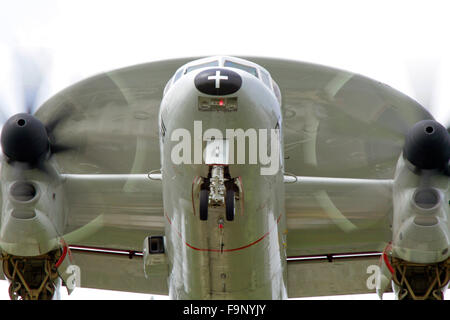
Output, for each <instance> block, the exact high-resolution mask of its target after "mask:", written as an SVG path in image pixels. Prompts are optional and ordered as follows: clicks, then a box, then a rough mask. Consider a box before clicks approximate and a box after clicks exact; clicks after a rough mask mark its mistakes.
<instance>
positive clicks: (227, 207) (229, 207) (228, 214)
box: [225, 189, 234, 221]
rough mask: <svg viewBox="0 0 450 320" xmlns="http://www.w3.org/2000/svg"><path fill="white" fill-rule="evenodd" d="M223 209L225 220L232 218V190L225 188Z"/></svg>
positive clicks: (231, 219)
mask: <svg viewBox="0 0 450 320" xmlns="http://www.w3.org/2000/svg"><path fill="white" fill-rule="evenodd" d="M225 211H226V214H225V216H226V218H227V221H233V220H234V190H233V189H227V193H226V195H225Z"/></svg>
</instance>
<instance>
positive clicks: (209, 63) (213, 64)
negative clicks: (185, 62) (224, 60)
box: [184, 60, 219, 74]
mask: <svg viewBox="0 0 450 320" xmlns="http://www.w3.org/2000/svg"><path fill="white" fill-rule="evenodd" d="M217 66H219V61H217V60H214V61H210V62H205V63H201V64H197V65H195V66H190V67H187V68H186V71H185V73H184V74H186V73H188V72H191V71H193V70H196V69H200V68H206V67H217Z"/></svg>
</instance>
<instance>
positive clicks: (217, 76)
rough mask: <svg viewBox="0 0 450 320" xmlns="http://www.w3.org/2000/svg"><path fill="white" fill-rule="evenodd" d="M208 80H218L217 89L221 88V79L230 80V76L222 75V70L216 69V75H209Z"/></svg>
mask: <svg viewBox="0 0 450 320" xmlns="http://www.w3.org/2000/svg"><path fill="white" fill-rule="evenodd" d="M208 80H216V89H219V88H220V80H228V76H221V75H220V70H217V71H216V75H215V76H209V77H208Z"/></svg>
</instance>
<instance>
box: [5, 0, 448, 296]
mask: <svg viewBox="0 0 450 320" xmlns="http://www.w3.org/2000/svg"><path fill="white" fill-rule="evenodd" d="M445 3H446V1H432V0H427V1H411V0H409V1H400V0H397V1H392V0H391V1H385V0H378V1H361V0H359V1H345V0H340V1H323V0H315V1H283V0H277V1H262V0H259V1H248V0H247V1H242V0H238V1H236V0H227V1H211V0H202V1H196V0H191V1H167V0H165V1H158V2H154V1H137V0H127V1H112V0H95V1H92V0H89V1H84V0H77V1H73V0H63V1H54V0H39V1H33V0H30V1H23V0H14V1H9V0H0V71H1V72H0V104H2V105H3V108H6V110H7V112H8V113H9V114H13V113H15V112H18V111H21V110H23V109H22V107H21V105H22V97H21V96H20V94H18V90H17V72H16V70H15V69H14V68H13V63H12V59H13V53H14V49H15V48H17V47H20V48H22V49H23V50H26V51H28V52H33V53H35V54H36V53H37V54H39V57H40V58H41V60H42V61H41V62H42V65H43V66H44V67H45V70H46V79H45V80H46V81H45V83H46V85H45V86H44V88H43V90H42V92H41V93H40V101H44V100H46V99H47V98H48V97H49V96H51V95H53V94H55V93H57V92H58V91H60V90H61V89H63V88H65V87H67V86H68V85H70V84H72V83H74V82H75V81H77V80H81V79H83V78H86V77H88V76H91V75H93V74H96V73H99V72H102V71H107V70H111V69H116V68H120V67H125V66H128V65H133V64H138V63H144V62H149V61H154V60H162V59H168V58H177V57H188V56H205V55H214V54H228V55H252V56H268V57H278V58H288V59H294V60H301V61H307V62H314V63H319V64H322V65H328V66H332V67H337V68H340V69H344V70H349V71H353V72H357V73H361V74H363V75H366V76H369V77H371V78H373V79H376V80H379V81H381V82H384V83H386V84H389V85H390V86H392V87H394V88H396V89H398V90H400V91H402V92H403V93H405V94H407V95H409V96H411V97H413V98H415V99H417V100H418V101H419V102H421V103H422V104H424V105H425V106H426V107H429V108H430V110H431V111H432V113H433V115H434V116H435V118H436V119H437V120H439V121H441V122H442V123H449V122H450V121H449V120H450V107H449V104H450V93H448V91H449V90H446V86H447V85H448V84H449V79H450V59H449V57H450V47H449V41H448V37H449V34H448V31H449V30H450V19H448V13H449V10H448V8H447V6H446V4H445ZM269 71H270V70H269ZM419 76H420V77H419ZM419 80H420V81H419ZM0 290H1V291H4V290H2V289H1V288H0ZM122 297H123V296H122ZM145 297H146V298H148V296H145Z"/></svg>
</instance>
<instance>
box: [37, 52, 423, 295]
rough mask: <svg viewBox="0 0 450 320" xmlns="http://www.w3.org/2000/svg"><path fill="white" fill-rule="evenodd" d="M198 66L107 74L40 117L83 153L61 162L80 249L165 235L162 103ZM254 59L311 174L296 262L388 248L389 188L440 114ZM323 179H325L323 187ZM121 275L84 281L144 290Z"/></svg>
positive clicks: (397, 97) (297, 65)
mask: <svg viewBox="0 0 450 320" xmlns="http://www.w3.org/2000/svg"><path fill="white" fill-rule="evenodd" d="M194 59H195V58H186V59H178V60H169V61H161V62H154V63H149V64H143V65H138V66H133V67H129V68H124V69H120V70H116V71H112V72H108V73H102V74H99V75H97V76H94V77H91V78H89V79H87V80H84V81H82V82H80V83H78V84H75V85H73V86H71V87H69V88H67V89H66V90H64V91H62V92H61V93H59V94H57V95H56V96H54V97H53V98H51V99H50V100H48V101H47V102H46V103H45V104H44V105H43V106H42V107H41V108H40V109H39V110H38V111H37V113H36V117H38V118H39V119H41V120H42V121H44V122H45V123H54V124H55V126H54V128H53V130H52V133H53V135H54V137H53V138H54V140H55V145H58V144H60V145H65V146H71V147H70V152H65V153H58V154H56V155H55V156H54V160H55V162H56V163H57V165H58V167H59V169H60V172H62V173H63V174H64V175H65V179H66V189H67V191H68V192H67V193H66V194H67V197H68V199H67V202H68V203H69V205H68V207H67V210H68V211H69V214H68V217H69V218H68V221H67V230H66V235H67V237H68V239H70V244H72V246H77V247H78V248H86V247H89V248H103V249H105V248H109V249H114V250H123V251H124V252H135V251H140V250H142V241H143V239H144V237H145V236H147V235H149V233H157V234H163V232H164V230H163V219H162V217H163V207H162V195H161V189H160V187H159V183H158V182H155V181H150V180H149V179H148V177H147V173H148V172H150V171H152V170H157V169H159V168H160V167H161V165H160V155H159V133H158V127H159V126H158V111H159V104H160V101H161V98H162V93H163V88H164V86H165V84H166V82H167V81H168V79H169V78H170V77H171V76H172V74H173V73H174V72H175V71H176V69H177V68H178V67H179V66H180V65H182V64H184V63H186V62H188V61H191V60H194ZM246 59H249V60H252V61H254V62H256V63H258V64H260V65H262V66H264V67H265V68H266V69H267V70H269V71H270V72H271V74H272V77H273V78H274V79H275V80H276V81H277V83H278V85H279V87H280V88H281V93H282V96H283V107H282V108H283V121H284V123H283V125H282V130H283V135H284V142H285V149H284V156H285V171H286V172H289V173H291V174H293V175H294V176H296V177H300V178H299V179H297V178H296V180H298V181H297V182H294V183H290V184H286V211H287V219H288V229H289V230H288V231H289V232H288V239H287V242H288V256H290V257H294V256H295V257H298V256H305V255H321V254H335V253H343V252H367V251H379V250H381V248H382V247H383V244H384V243H385V242H386V241H388V239H389V237H390V229H389V228H390V226H389V224H390V212H391V206H392V205H391V192H390V182H389V180H390V179H392V176H393V172H394V168H395V163H396V161H397V159H398V157H399V155H400V153H401V148H402V145H403V140H404V134H405V132H406V130H407V129H408V128H409V127H410V126H412V125H413V124H414V123H415V122H417V121H419V120H422V119H429V118H432V117H431V115H430V114H429V113H428V112H427V111H426V110H424V109H423V108H422V107H421V106H420V105H419V104H417V103H416V102H415V101H413V100H411V99H410V98H408V97H406V96H405V95H403V94H401V93H399V92H397V91H396V90H394V89H392V88H390V87H388V86H386V85H383V84H381V83H379V82H376V81H373V80H370V79H368V78H365V77H362V76H360V75H355V74H353V73H349V72H345V71H341V70H337V69H333V68H328V67H323V66H318V65H313V64H307V63H301V62H295V61H287V60H279V59H269V58H252V57H250V58H249V57H246ZM59 113H64V114H65V116H64V117H63V121H61V120H55V119H61V117H59V116H58V114H59ZM104 175H108V177H107V179H104V178H105V176H104ZM302 177H303V178H302ZM306 177H311V178H306ZM314 177H316V178H319V177H322V178H323V179H322V180H321V181H320V183H318V180H314ZM327 178H335V179H327ZM346 179H348V180H346ZM374 180H375V181H374ZM80 250H81V249H80ZM79 256H80V259H81V262H80V263H81V264H86V266H87V267H86V268H87V270H93V269H95V268H94V267H92V266H95V265H104V266H108V265H110V263H111V264H112V263H116V262H113V261H116V260H108V259H109V258H107V257H109V256H106V254H105V253H104V252H103V253H101V252H97V253H96V254H95V255H93V254H87V253H86V254H80V255H79ZM94 256H95V259H94V258H93V257H94ZM101 257H104V258H101ZM99 259H100V260H99ZM135 261H136V260H135ZM117 263H121V262H117ZM295 265H297V266H298V265H299V263H297V262H296V263H295ZM88 266H91V267H88ZM136 266H137V265H135V267H136ZM289 266H290V267H288V270H296V269H292V266H293V264H292V263H289ZM130 268H131V267H130ZM324 270H325V269H324ZM90 272H91V271H90ZM133 272H134V271H133ZM133 272H132V271H130V277H131V274H133ZM293 273H294V271H291V272H289V274H291V275H292V274H293ZM141 274H142V273H141ZM110 276H111V277H112V279H116V280H117V281H114V280H108V281H109V282H108V283H109V284H105V283H106V282H107V281H106V280H105V281H106V282H105V281H100V280H99V277H88V279H91V280H90V281H88V282H84V285H85V286H88V287H89V286H90V287H101V288H108V289H117V290H119V289H120V290H127V291H135V290H141V289H134V285H133V284H132V281H131V280H130V282H129V283H128V284H127V283H126V281H119V278H121V275H120V273H114V270H111V274H110ZM140 277H142V279H143V274H142V275H141V276H140ZM291 278H292V276H289V279H291ZM134 279H135V280H133V281H137V282H139V281H140V280H142V279H140V278H139V276H138V278H134ZM290 281H291V280H290ZM292 281H294V280H292ZM124 282H125V284H124ZM115 283H117V285H116V284H115ZM289 285H290V287H291V288H295V287H296V286H295V285H294V284H292V283H290V284H289ZM138 287H139V286H138ZM138 287H136V288H138ZM139 288H140V287H139ZM153 288H154V289H152V288H150V289H148V291H147V292H154V293H161V292H163V291H164V290H163V289H161V288H163V285H161V283H160V282H158V281H157V283H156V282H155V283H154V284H153ZM158 288H159V289H158ZM344 289H345V288H344ZM347 289H348V288H347ZM152 290H153V291H152ZM292 290H293V291H292ZM335 291H337V292H344V291H345V290H341V291H339V288H338V289H337V290H335ZM347 291H348V290H347ZM305 294H307V295H315V294H314V291H306V292H305V291H303V292H302V293H299V292H296V290H294V289H290V295H292V296H298V295H305Z"/></svg>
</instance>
